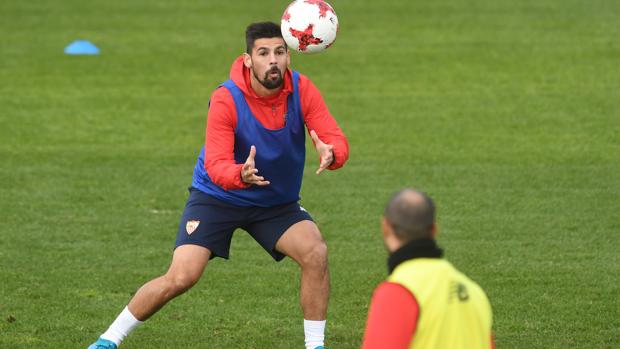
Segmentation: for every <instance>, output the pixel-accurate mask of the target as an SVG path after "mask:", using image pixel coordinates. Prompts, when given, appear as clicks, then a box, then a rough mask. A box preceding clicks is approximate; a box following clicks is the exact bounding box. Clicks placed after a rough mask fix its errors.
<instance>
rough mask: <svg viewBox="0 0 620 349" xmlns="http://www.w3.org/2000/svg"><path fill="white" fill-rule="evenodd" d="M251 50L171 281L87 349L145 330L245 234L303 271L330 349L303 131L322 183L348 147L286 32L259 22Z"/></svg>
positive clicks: (310, 348) (310, 341)
mask: <svg viewBox="0 0 620 349" xmlns="http://www.w3.org/2000/svg"><path fill="white" fill-rule="evenodd" d="M246 45H247V51H246V53H244V54H243V55H241V56H240V57H239V58H237V59H236V60H235V62H234V63H233V64H232V68H231V70H230V80H228V81H226V82H224V83H223V84H222V85H220V86H219V88H218V89H216V90H215V91H214V92H213V94H212V96H211V100H210V107H209V114H208V120H207V127H206V143H205V146H204V147H203V148H202V150H201V152H200V155H199V156H198V161H197V164H196V167H195V169H194V175H193V180H192V185H191V187H190V194H189V198H188V201H187V204H186V206H185V211H184V212H183V215H182V218H181V222H180V225H179V230H178V233H177V238H176V248H175V250H174V253H173V257H172V263H171V265H170V268H169V269H168V271H167V272H166V274H164V275H162V276H160V277H158V278H156V279H153V280H151V281H149V282H147V283H146V284H144V285H143V286H142V287H141V288H140V289H139V290H138V291H137V292H136V294H135V295H134V297H133V298H132V299H131V301H130V302H129V304H128V305H127V307H125V309H124V310H123V311H122V312H121V313H120V315H119V316H118V317H117V318H116V320H115V321H114V322H113V323H112V324H111V326H110V327H109V328H108V330H107V331H106V332H105V333H103V334H102V335H101V337H100V338H99V339H98V340H97V342H95V343H93V344H92V345H91V346H89V349H116V348H117V347H118V346H119V345H120V343H121V341H122V340H123V339H124V338H125V337H126V336H127V335H128V334H129V333H130V332H131V331H132V330H133V329H134V328H135V327H137V326H138V325H140V324H141V323H142V322H143V321H145V320H147V319H148V318H149V317H151V316H152V315H153V314H155V312H157V311H158V310H159V309H160V308H161V307H163V306H164V305H165V304H166V303H167V302H168V301H170V300H171V299H173V298H174V297H176V296H178V295H180V294H182V293H183V292H185V291H187V290H188V289H189V288H190V287H192V286H193V285H194V284H195V283H196V282H197V281H198V279H199V278H200V276H201V275H202V273H203V270H204V269H205V267H206V265H207V263H208V262H209V260H210V259H212V258H214V257H221V258H228V253H229V248H230V242H231V238H232V234H233V231H234V230H235V229H237V228H241V229H243V230H245V231H247V232H248V233H249V234H250V235H251V236H252V237H253V238H254V239H255V240H256V241H257V242H258V243H259V244H260V245H261V246H262V247H263V248H264V249H265V250H266V251H267V253H269V254H270V255H271V256H272V257H273V259H275V260H276V261H280V260H282V259H283V258H284V257H285V256H289V257H290V258H292V259H293V260H295V262H297V263H298V264H299V266H300V267H301V290H300V302H301V307H302V311H303V314H304V332H305V344H306V348H307V349H322V348H323V345H324V343H323V341H324V330H325V319H326V312H327V303H328V299H329V271H328V265H327V246H326V244H325V241H324V240H323V237H322V235H321V233H320V231H319V229H318V227H317V225H316V224H315V223H314V222H313V221H312V218H311V217H310V215H309V214H308V212H307V211H306V210H305V209H304V208H303V207H301V206H300V205H299V203H298V201H299V199H300V197H299V191H300V187H301V181H302V175H303V169H304V161H305V157H306V156H305V151H306V150H305V137H306V136H305V132H306V131H305V128H304V125H305V127H307V129H308V131H309V133H310V135H311V137H312V140H313V142H314V146H315V148H316V151H317V152H318V155H319V159H320V160H319V167H318V169H317V171H316V174H319V173H321V172H322V171H323V170H325V169H329V170H335V169H337V168H340V167H342V166H343V165H344V163H345V161H346V160H347V158H348V153H349V145H348V143H347V140H346V138H345V136H344V134H343V132H342V131H341V129H340V128H339V127H338V124H337V123H336V121H335V120H334V118H333V117H332V115H331V114H330V112H329V111H328V109H327V106H326V105H325V102H324V101H323V98H322V97H321V94H320V93H319V91H318V89H317V88H316V87H315V86H314V84H313V83H312V82H311V81H310V80H309V79H308V78H307V77H305V76H304V75H301V74H300V73H298V72H296V71H292V70H290V69H289V68H288V66H289V64H290V55H289V51H288V48H287V46H286V43H285V42H284V40H283V39H282V34H281V32H280V27H279V26H278V25H277V24H275V23H271V22H264V23H253V24H250V25H249V26H248V27H247V29H246Z"/></svg>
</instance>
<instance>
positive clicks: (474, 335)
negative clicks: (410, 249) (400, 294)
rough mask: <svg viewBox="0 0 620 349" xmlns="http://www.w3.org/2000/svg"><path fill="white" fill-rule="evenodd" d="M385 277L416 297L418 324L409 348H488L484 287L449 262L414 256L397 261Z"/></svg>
mask: <svg viewBox="0 0 620 349" xmlns="http://www.w3.org/2000/svg"><path fill="white" fill-rule="evenodd" d="M388 281H390V282H394V283H398V284H401V285H403V286H404V287H406V288H407V289H408V290H409V291H411V293H413V295H414V296H415V298H416V300H417V301H418V305H419V307H420V315H419V317H418V325H417V328H416V331H415V334H414V336H413V341H412V342H411V344H410V345H409V348H410V349H431V348H432V349H489V348H490V347H491V324H492V315H491V305H490V304H489V300H488V298H487V296H486V294H485V293H484V291H483V290H482V289H481V288H480V286H478V284H476V283H475V282H473V281H472V280H470V279H469V278H468V277H467V276H465V275H464V274H462V273H461V272H459V271H458V270H456V269H455V268H454V267H453V266H452V264H450V262H448V261H446V260H444V259H437V258H416V259H412V260H409V261H406V262H403V263H401V264H400V265H398V266H397V267H396V269H394V272H393V273H392V274H391V275H390V276H389V278H388Z"/></svg>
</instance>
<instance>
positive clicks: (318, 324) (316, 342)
mask: <svg viewBox="0 0 620 349" xmlns="http://www.w3.org/2000/svg"><path fill="white" fill-rule="evenodd" d="M325 322H326V320H322V321H313V320H306V319H304V334H305V335H306V349H314V348H316V347H318V346H321V345H325V344H324V343H323V342H324V340H325Z"/></svg>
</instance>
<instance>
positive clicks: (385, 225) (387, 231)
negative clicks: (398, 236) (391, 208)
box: [381, 217, 394, 239]
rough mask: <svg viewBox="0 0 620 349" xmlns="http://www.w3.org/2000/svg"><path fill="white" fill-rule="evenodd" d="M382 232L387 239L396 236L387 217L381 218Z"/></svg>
mask: <svg viewBox="0 0 620 349" xmlns="http://www.w3.org/2000/svg"><path fill="white" fill-rule="evenodd" d="M381 231H382V232H383V238H384V239H385V238H387V237H389V236H392V235H394V229H393V228H392V226H391V225H390V223H389V222H388V221H387V219H385V217H381Z"/></svg>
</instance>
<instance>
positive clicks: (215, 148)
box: [204, 88, 249, 190]
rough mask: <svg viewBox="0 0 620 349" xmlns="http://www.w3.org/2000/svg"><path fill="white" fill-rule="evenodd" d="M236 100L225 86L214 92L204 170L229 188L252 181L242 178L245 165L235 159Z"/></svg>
mask: <svg viewBox="0 0 620 349" xmlns="http://www.w3.org/2000/svg"><path fill="white" fill-rule="evenodd" d="M236 127H237V115H236V111H235V103H234V100H233V98H232V96H231V95H230V92H228V90H227V89H225V88H218V89H217V90H215V91H214V92H213V94H212V95H211V102H210V106H209V116H208V118H207V130H206V141H205V164H204V166H205V169H206V170H207V173H208V174H209V177H210V178H211V180H212V181H213V183H215V184H217V185H219V186H220V187H222V188H224V189H226V190H233V189H244V188H247V187H248V186H249V184H247V183H244V182H243V181H242V180H241V168H242V167H243V165H244V164H237V163H236V162H235V154H234V150H235V128H236Z"/></svg>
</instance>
